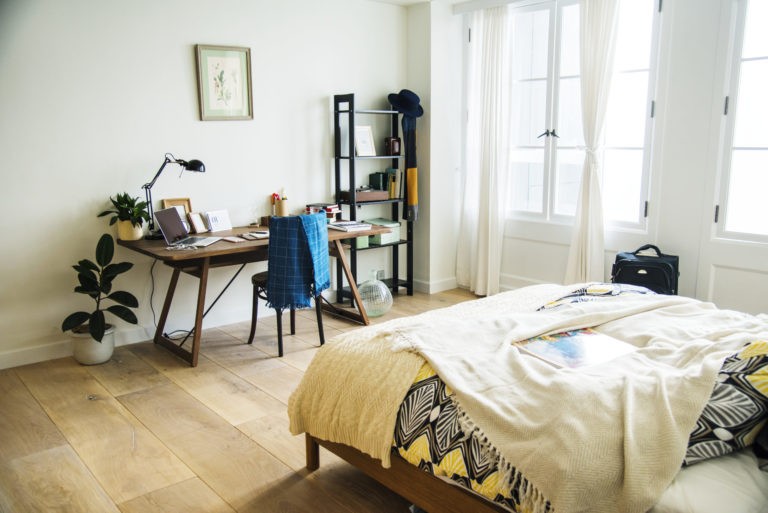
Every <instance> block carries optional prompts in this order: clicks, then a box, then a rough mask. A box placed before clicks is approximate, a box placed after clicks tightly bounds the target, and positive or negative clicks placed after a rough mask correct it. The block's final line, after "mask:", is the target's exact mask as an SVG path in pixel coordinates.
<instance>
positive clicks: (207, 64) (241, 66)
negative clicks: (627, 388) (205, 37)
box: [196, 45, 253, 121]
mask: <svg viewBox="0 0 768 513" xmlns="http://www.w3.org/2000/svg"><path fill="white" fill-rule="evenodd" d="M196 48H197V72H198V88H199V93H200V118H201V119H202V120H203V121H209V120H237V119H253V108H252V104H251V76H250V75H251V63H250V55H251V53H250V49H249V48H239V47H233V46H204V45H197V47H196Z"/></svg>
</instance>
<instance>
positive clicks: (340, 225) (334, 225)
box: [328, 221, 371, 232]
mask: <svg viewBox="0 0 768 513" xmlns="http://www.w3.org/2000/svg"><path fill="white" fill-rule="evenodd" d="M328 228H331V229H333V230H339V231H342V232H364V231H366V230H370V229H371V225H370V223H361V222H359V221H333V222H331V223H328Z"/></svg>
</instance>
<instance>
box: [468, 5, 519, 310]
mask: <svg viewBox="0 0 768 513" xmlns="http://www.w3.org/2000/svg"><path fill="white" fill-rule="evenodd" d="M508 33H509V29H508V8H507V7H506V6H504V7H496V8H493V9H486V10H483V11H478V12H476V13H475V15H474V19H473V22H472V41H471V44H470V55H469V66H470V73H469V77H470V79H469V83H468V84H467V87H468V91H467V103H468V105H467V110H468V112H469V119H468V123H467V140H466V148H467V151H466V159H467V160H466V175H465V183H464V201H463V204H462V216H461V223H460V228H459V230H460V234H459V240H460V241H463V242H462V244H461V246H460V247H459V248H458V252H457V258H456V267H457V269H456V277H457V282H458V284H459V285H460V286H462V287H468V288H469V289H470V290H471V291H473V292H474V293H475V294H478V295H492V294H496V293H497V292H499V275H500V273H501V251H502V244H503V241H504V217H505V216H504V214H505V204H506V200H505V192H506V181H507V176H508V174H509V173H508V170H507V162H508V152H509V121H510V116H509V57H508V56H509V44H508V39H507V38H508Z"/></svg>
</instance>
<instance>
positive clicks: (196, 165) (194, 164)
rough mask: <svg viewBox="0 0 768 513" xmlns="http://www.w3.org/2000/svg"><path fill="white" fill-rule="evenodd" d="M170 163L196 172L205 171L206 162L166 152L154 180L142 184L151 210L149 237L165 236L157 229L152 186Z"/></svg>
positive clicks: (148, 207) (159, 237)
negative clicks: (179, 157) (185, 158)
mask: <svg viewBox="0 0 768 513" xmlns="http://www.w3.org/2000/svg"><path fill="white" fill-rule="evenodd" d="M168 164H179V165H180V166H182V168H183V169H182V172H184V170H186V171H192V172H195V173H205V164H203V163H202V162H200V161H199V160H189V161H187V160H182V159H177V158H176V157H174V156H173V155H171V154H170V153H166V154H165V159H164V160H163V164H162V165H161V166H160V169H158V170H157V173H155V177H154V178H152V181H151V182H149V183H145V184H144V185H142V186H141V188H142V189H144V196H145V198H146V202H147V210H148V211H149V233H148V234H147V236H146V237H145V238H147V239H162V238H163V236H162V235H161V234H160V233H159V230H158V231H155V216H154V209H153V208H152V186H153V185H155V182H156V181H157V177H159V176H160V173H162V172H163V169H165V166H167V165H168Z"/></svg>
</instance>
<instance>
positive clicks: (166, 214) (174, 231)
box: [155, 207, 189, 246]
mask: <svg viewBox="0 0 768 513" xmlns="http://www.w3.org/2000/svg"><path fill="white" fill-rule="evenodd" d="M155 220H156V221H157V226H159V227H160V231H161V232H162V234H163V237H164V238H165V242H166V243H167V244H168V245H169V246H170V245H171V244H173V243H175V242H178V241H180V240H181V239H184V238H186V237H187V235H189V232H188V231H187V228H186V227H185V226H184V223H183V222H182V221H181V216H180V215H179V211H178V210H176V207H170V208H164V209H162V210H157V211H156V212H155Z"/></svg>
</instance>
